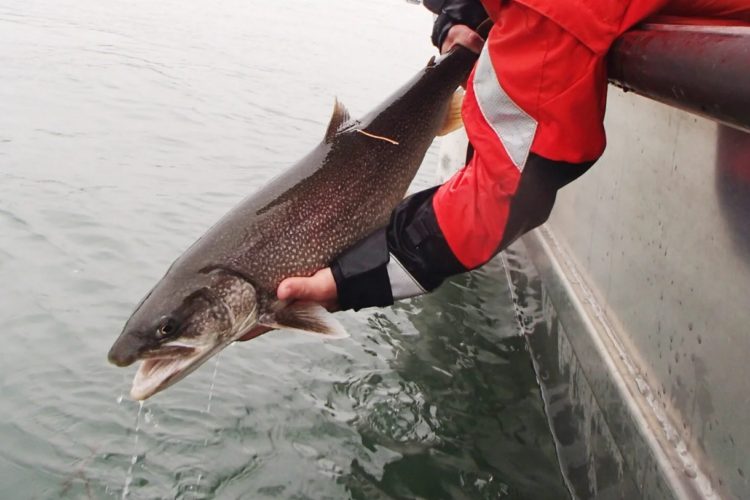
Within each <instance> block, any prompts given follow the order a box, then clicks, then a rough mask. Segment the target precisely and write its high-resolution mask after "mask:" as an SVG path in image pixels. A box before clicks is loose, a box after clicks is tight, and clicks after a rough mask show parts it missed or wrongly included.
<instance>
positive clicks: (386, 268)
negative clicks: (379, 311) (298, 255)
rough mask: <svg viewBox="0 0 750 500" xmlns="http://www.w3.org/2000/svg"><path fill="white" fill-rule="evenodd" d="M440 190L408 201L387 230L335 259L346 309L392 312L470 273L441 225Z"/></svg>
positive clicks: (341, 302) (341, 301)
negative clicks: (398, 303)
mask: <svg viewBox="0 0 750 500" xmlns="http://www.w3.org/2000/svg"><path fill="white" fill-rule="evenodd" d="M437 189H438V188H437V187H434V188H431V189H427V190H425V191H421V192H419V193H416V194H414V195H412V196H410V197H408V198H406V199H404V200H403V201H402V202H401V203H400V204H399V205H398V206H397V207H396V208H395V209H394V211H393V212H392V214H391V219H390V222H389V223H388V225H387V226H386V227H384V228H381V229H379V230H377V231H375V232H374V233H372V234H371V235H370V236H368V237H367V238H365V239H364V240H362V241H361V242H359V243H358V244H356V245H354V246H353V247H352V248H350V249H348V250H347V251H345V252H344V253H343V254H341V255H339V256H338V257H337V258H336V259H334V261H333V262H332V263H331V271H332V272H333V277H334V280H335V281H336V288H337V291H338V297H339V306H340V307H341V309H355V310H358V309H361V308H363V307H372V306H379V307H383V306H389V305H391V304H393V302H394V300H399V299H404V298H408V297H413V296H416V295H421V294H424V293H427V292H429V291H431V290H433V289H435V288H437V287H438V286H439V285H440V284H441V283H442V282H443V280H444V279H445V278H447V277H448V276H452V275H454V274H458V273H462V272H465V271H467V270H468V269H466V268H465V267H464V266H462V265H461V263H460V262H459V261H458V260H457V259H456V257H455V256H454V255H453V252H451V250H450V248H449V247H448V244H447V242H446V241H445V238H444V237H443V234H442V232H441V231H440V228H439V226H438V223H437V220H436V219H435V212H434V210H433V209H432V199H433V196H434V194H435V191H436V190H437Z"/></svg>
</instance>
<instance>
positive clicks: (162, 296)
mask: <svg viewBox="0 0 750 500" xmlns="http://www.w3.org/2000/svg"><path fill="white" fill-rule="evenodd" d="M476 59H477V55H476V54H474V53H473V52H471V51H469V50H468V49H465V48H463V47H460V46H457V47H456V48H455V49H454V50H452V51H451V52H449V53H448V54H446V55H443V56H441V57H440V58H437V59H436V58H432V59H431V60H430V61H429V62H428V63H427V65H426V66H425V67H424V68H422V69H421V70H420V71H419V72H418V73H417V74H416V75H415V76H414V77H413V78H412V79H411V80H409V81H408V82H407V83H406V84H405V85H403V86H402V87H401V88H399V89H398V90H397V91H396V92H395V93H394V94H392V95H391V96H390V97H388V98H387V99H386V100H385V101H384V102H382V103H381V104H380V105H379V106H377V107H376V108H375V109H374V110H372V111H371V112H370V113H368V114H366V115H365V116H364V117H362V118H361V119H358V120H356V119H352V118H351V117H350V115H349V112H348V111H347V110H346V108H345V107H344V106H343V105H342V104H341V103H340V102H338V100H337V101H336V102H335V105H334V110H333V114H332V117H331V120H330V123H329V125H328V128H327V130H326V132H325V135H324V137H323V140H322V141H321V142H320V143H319V144H318V145H317V146H316V147H315V148H314V149H313V150H312V151H311V152H310V153H308V154H307V155H306V156H305V157H303V158H302V159H301V160H300V161H298V162H297V163H296V164H295V165H293V166H292V167H291V168H289V169H288V170H286V171H284V172H283V173H282V174H280V175H279V176H278V177H276V178H275V179H273V180H271V181H270V182H269V183H268V184H267V185H265V186H264V187H263V188H261V189H260V190H258V191H257V192H255V193H254V194H252V195H250V196H248V197H247V198H245V199H244V200H243V201H241V202H240V203H239V204H238V205H237V206H236V207H234V208H233V209H232V210H230V211H229V212H228V213H227V214H226V215H225V216H223V217H222V218H221V219H220V220H219V221H218V222H217V223H215V224H214V225H213V226H212V227H210V228H209V229H208V231H207V232H206V233H205V234H204V235H203V236H202V237H200V238H199V239H198V240H197V241H196V242H195V243H193V244H192V245H191V246H190V247H189V248H188V249H187V250H186V251H185V252H184V253H183V254H182V255H181V256H180V257H178V258H177V260H176V261H175V262H174V263H173V264H172V265H171V266H170V267H169V269H168V270H167V272H166V274H165V275H164V276H163V278H162V279H161V280H160V281H159V282H158V283H156V285H155V286H154V287H153V288H152V289H151V291H150V292H148V294H147V295H146V297H145V298H144V299H143V300H142V301H141V302H140V304H139V305H138V306H137V307H136V308H135V311H134V312H133V314H132V315H131V316H130V318H129V319H128V320H127V322H126V323H125V326H124V328H123V330H122V332H121V333H120V335H119V337H118V338H117V339H116V340H115V342H114V344H113V345H112V347H111V349H110V350H109V354H108V359H109V361H110V362H111V363H112V364H114V365H116V366H119V367H124V366H129V365H131V364H133V363H135V362H136V361H140V362H141V363H140V366H139V367H138V370H137V371H136V374H135V377H134V378H133V383H132V387H131V390H130V396H131V398H133V399H135V400H144V399H147V398H149V397H151V396H153V395H154V394H156V393H158V392H160V391H162V390H164V389H166V388H167V387H169V386H171V385H172V384H174V383H176V382H177V381H179V380H181V379H183V378H184V377H185V376H186V375H188V374H189V373H191V372H192V371H193V370H195V369H196V368H198V367H199V366H200V365H201V364H202V363H204V362H205V361H206V360H207V359H209V358H210V357H211V356H213V355H214V354H216V353H218V352H219V351H220V350H222V349H223V348H225V347H226V346H228V345H229V344H231V343H233V342H235V341H237V340H239V339H241V338H242V339H243V340H244V339H248V338H251V337H254V336H257V335H260V334H261V333H266V332H267V331H270V330H275V329H292V330H297V331H301V332H306V333H313V334H316V335H318V336H320V337H322V338H327V339H334V338H342V337H345V336H347V333H346V331H345V330H344V328H343V327H342V326H341V324H340V323H339V322H338V320H337V319H336V318H335V316H334V315H333V314H332V313H330V312H328V311H327V310H326V309H324V308H323V307H322V306H321V305H319V304H315V303H309V302H286V301H280V300H278V299H277V297H276V289H277V287H278V285H279V283H280V282H281V281H282V280H283V279H284V278H287V277H290V276H309V275H312V274H313V273H315V272H316V271H318V270H320V269H322V268H324V267H327V266H328V265H329V264H330V262H331V261H332V260H333V259H334V258H335V257H336V256H337V255H339V254H340V253H341V252H343V251H344V250H346V249H347V248H349V247H351V246H352V245H354V244H355V243H357V242H359V241H360V240H362V239H363V238H365V237H366V236H368V235H369V234H371V233H372V232H373V231H375V230H377V229H379V228H381V227H383V226H385V225H386V224H387V222H388V219H389V216H390V213H391V211H392V210H393V208H394V207H395V206H396V205H397V204H398V203H399V202H400V201H401V200H402V199H403V197H404V196H405V194H406V191H407V188H408V186H409V184H410V183H411V181H412V179H413V178H414V176H415V175H416V172H417V170H418V169H419V166H420V164H421V162H422V159H423V158H424V155H425V153H426V152H427V149H428V147H429V146H430V144H431V143H432V142H433V140H434V138H435V137H436V135H437V134H439V133H443V132H445V131H447V130H450V129H453V128H456V127H457V126H459V124H456V119H457V118H456V116H458V120H460V113H459V112H458V111H456V110H457V109H458V108H460V100H459V101H457V100H456V99H455V98H454V95H456V94H457V92H456V90H457V88H458V87H459V85H461V84H462V83H463V82H464V81H465V80H466V78H467V77H468V75H469V73H470V71H471V68H472V67H473V66H474V63H475V62H476Z"/></svg>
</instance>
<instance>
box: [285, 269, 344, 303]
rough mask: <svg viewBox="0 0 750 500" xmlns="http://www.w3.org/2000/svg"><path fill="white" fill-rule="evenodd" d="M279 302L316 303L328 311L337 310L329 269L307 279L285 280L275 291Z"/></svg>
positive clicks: (332, 280) (335, 294)
mask: <svg viewBox="0 0 750 500" xmlns="http://www.w3.org/2000/svg"><path fill="white" fill-rule="evenodd" d="M276 296H277V297H278V298H279V300H288V301H290V302H291V301H295V300H302V301H307V302H317V303H319V304H320V305H322V306H323V307H325V308H326V309H328V310H329V311H331V312H333V311H336V310H337V309H338V303H337V300H338V290H337V289H336V281H335V280H334V279H333V273H332V272H331V268H330V267H326V268H325V269H321V270H320V271H318V272H317V273H315V274H313V275H312V276H310V277H309V278H301V277H293V278H287V279H285V280H284V281H282V282H281V283H279V287H278V288H277V289H276Z"/></svg>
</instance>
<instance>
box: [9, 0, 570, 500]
mask: <svg viewBox="0 0 750 500" xmlns="http://www.w3.org/2000/svg"><path fill="white" fill-rule="evenodd" d="M430 28H431V16H430V14H429V13H428V12H427V11H426V10H425V9H424V8H422V7H420V6H417V5H412V4H409V3H407V2H404V1H402V0H325V1H323V0H317V1H314V0H284V1H283V2H268V1H259V0H244V1H239V0H226V1H221V2H207V1H199V0H183V1H180V2H178V1H176V0H161V1H159V2H154V1H144V0H135V1H132V0H129V1H120V0H76V1H72V0H56V1H51V0H40V1H29V0H24V1H20V0H4V1H2V2H0V68H2V69H1V70H0V283H2V287H1V288H0V327H1V332H2V338H3V347H2V349H0V388H1V390H2V393H1V395H2V400H0V443H2V446H0V498H61V497H62V498H121V497H123V496H127V497H128V498H299V499H302V498H310V499H320V498H367V499H370V498H467V499H475V498H529V499H545V498H550V499H557V498H566V497H567V495H568V493H567V490H566V488H565V486H564V484H563V480H562V478H561V474H560V468H559V465H558V462H557V459H556V454H555V446H554V441H553V439H552V437H551V434H550V431H549V427H548V424H547V417H546V415H545V412H544V406H543V404H542V398H541V395H540V389H539V386H538V384H537V380H536V377H535V374H534V371H533V369H532V364H531V361H530V357H529V353H528V352H527V345H526V342H525V340H524V338H523V337H521V336H519V328H518V326H517V322H516V319H515V315H514V308H513V303H512V301H511V295H510V293H509V291H508V287H507V282H506V278H505V273H504V272H503V269H502V265H501V264H500V263H499V262H498V263H493V264H492V265H490V266H488V267H487V268H486V269H485V270H482V271H480V272H476V273H472V274H470V275H467V276H463V277H460V278H458V279H455V280H453V281H452V282H450V283H448V284H447V285H445V286H444V287H443V288H442V289H441V290H439V291H438V292H437V293H435V294H433V295H431V296H428V297H424V298H420V299H415V300H411V301H405V302H403V303H400V304H398V305H397V306H395V307H393V308H391V309H386V310H370V311H363V312H360V313H352V312H346V313H341V314H340V315H339V317H340V319H341V321H342V323H343V324H344V325H345V326H346V327H347V329H348V330H349V332H350V333H351V334H352V336H351V338H349V339H345V340H342V341H337V342H330V343H324V342H321V341H319V340H317V339H315V338H310V337H308V336H300V335H294V334H291V333H289V332H283V331H282V332H274V333H271V334H268V335H266V336H263V337H261V338H258V339H256V340H254V341H252V342H248V343H244V344H241V345H237V346H232V347H230V348H228V349H227V350H225V351H224V352H223V353H222V354H221V355H220V356H219V357H218V358H217V359H216V360H215V361H214V360H211V361H209V362H208V363H206V365H204V366H203V367H202V368H201V369H200V370H199V371H197V372H196V373H194V374H193V375H191V376H190V377H188V378H187V379H185V380H184V381H182V382H180V383H179V384H177V385H176V386H174V387H172V388H170V389H169V390H167V391H166V392H164V393H161V394H159V395H157V396H155V397H154V398H152V399H150V400H148V401H147V402H146V403H145V405H144V407H143V408H142V409H139V405H138V403H135V402H132V401H130V400H128V399H127V391H128V388H129V385H130V380H131V378H132V375H133V372H134V370H133V369H118V368H116V367H114V366H111V365H109V364H108V363H107V360H106V353H107V351H108V349H109V347H110V345H111V343H112V342H113V341H114V339H115V338H116V336H117V335H118V334H119V332H120V329H121V327H122V325H123V323H124V322H125V320H126V319H127V317H128V316H129V314H130V313H131V311H132V310H133V308H134V306H135V304H136V303H137V302H138V301H139V300H140V298H141V297H142V296H143V295H144V293H145V292H146V291H147V290H148V289H150V288H151V286H152V285H153V284H154V283H155V281H156V280H157V279H158V278H159V277H160V276H161V275H162V274H163V272H164V271H165V270H166V268H167V266H168V265H169V264H170V263H171V262H172V261H173V260H174V259H175V258H176V257H177V256H178V255H179V254H180V253H181V252H182V250H184V249H185V248H186V247H187V246H188V245H189V244H190V243H191V242H192V241H194V240H195V239H196V238H197V237H199V236H200V235H201V234H202V233H203V232H204V231H205V230H206V228H207V227H208V226H209V225H210V224H211V223H212V222H213V221H215V220H216V219H218V218H219V217H220V216H221V215H222V214H223V213H224V212H226V211H227V210H228V209H229V208H230V207H231V206H232V205H233V204H235V203H236V202H238V201H239V200H240V199H241V198H243V197H244V196H245V195H247V194H248V193H250V192H252V191H253V190H254V189H257V188H258V187H259V186H261V185H262V184H263V183H264V182H265V181H267V180H268V179H270V178H271V177H273V176H274V175H275V174H277V173H279V172H280V171H282V170H283V169H284V168H286V167H288V166H290V165H291V164H292V163H293V162H294V161H295V160H297V159H298V158H299V157H301V156H302V155H304V154H305V153H306V152H307V151H308V150H309V149H311V148H312V147H313V146H314V145H315V144H316V142H317V141H319V140H320V139H321V137H322V134H323V131H324V130H325V125H326V123H327V120H328V117H329V116H330V112H331V108H332V105H333V101H334V98H335V97H338V98H339V99H340V100H341V101H343V102H344V103H345V104H346V105H347V106H348V107H349V109H350V111H351V112H352V114H353V115H354V116H358V115H361V114H364V113H365V112H366V111H368V110H369V109H370V108H371V107H373V106H375V105H376V104H377V103H378V102H379V101H380V100H382V99H383V98H384V97H385V96H387V95H388V93H389V92H390V91H391V90H393V89H395V88H397V87H398V86H399V85H400V84H401V83H402V82H404V81H406V80H407V79H408V77H409V76H411V75H412V74H413V73H415V72H416V71H417V70H418V69H419V68H420V67H421V66H422V65H423V64H424V63H426V61H427V60H428V58H429V57H430V56H431V55H432V54H433V49H432V47H431V46H430V44H429V32H430ZM435 161H436V154H435V151H434V149H433V150H432V151H431V152H430V153H429V154H428V156H427V159H426V161H425V165H426V167H425V169H424V171H423V172H422V173H421V174H420V176H419V177H418V179H417V180H416V181H415V182H416V185H417V186H426V185H429V184H430V183H431V182H432V179H433V170H432V167H433V164H434V163H435ZM212 388H213V389H212Z"/></svg>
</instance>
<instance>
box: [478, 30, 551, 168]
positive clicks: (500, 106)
mask: <svg viewBox="0 0 750 500" xmlns="http://www.w3.org/2000/svg"><path fill="white" fill-rule="evenodd" d="M488 46H489V43H485V44H484V48H483V49H482V52H481V53H480V55H479V61H478V62H477V68H476V71H475V73H474V87H473V88H474V95H475V96H476V100H477V104H478V105H479V110H480V111H481V112H482V115H483V116H484V119H485V120H486V121H487V124H488V125H489V126H490V127H491V128H492V130H493V131H494V132H495V134H496V135H497V137H498V138H499V139H500V142H501V143H502V145H503V147H504V148H505V151H506V152H507V153H508V156H509V157H510V159H511V160H512V161H513V164H514V165H515V166H516V167H518V169H519V170H521V171H523V167H524V165H526V159H527V158H528V156H529V151H530V150H531V143H532V142H533V140H534V134H535V133H536V125H537V122H536V120H535V119H533V118H532V117H531V116H529V115H528V114H527V113H526V112H525V111H524V110H522V109H521V108H520V107H518V105H517V104H516V103H515V102H513V100H512V99H511V98H510V96H508V94H506V93H505V90H504V89H503V87H502V85H500V80H498V78H497V74H496V73H495V68H494V67H493V66H492V60H491V59H490V53H489V50H488V49H487V47H488Z"/></svg>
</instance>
